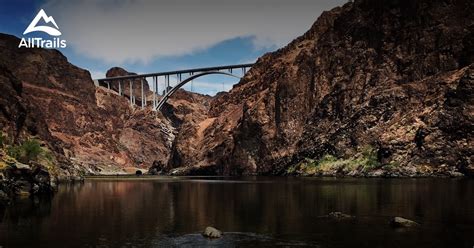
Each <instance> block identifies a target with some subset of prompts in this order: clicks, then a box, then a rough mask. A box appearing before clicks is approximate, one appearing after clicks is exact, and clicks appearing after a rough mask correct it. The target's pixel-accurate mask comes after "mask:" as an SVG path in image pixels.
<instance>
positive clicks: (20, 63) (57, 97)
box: [0, 34, 210, 177]
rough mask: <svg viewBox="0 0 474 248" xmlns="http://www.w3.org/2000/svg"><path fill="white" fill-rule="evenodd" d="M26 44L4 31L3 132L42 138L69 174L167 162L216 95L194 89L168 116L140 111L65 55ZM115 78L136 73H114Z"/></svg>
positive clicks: (0, 39) (0, 54)
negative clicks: (184, 130) (185, 127)
mask: <svg viewBox="0 0 474 248" xmlns="http://www.w3.org/2000/svg"><path fill="white" fill-rule="evenodd" d="M18 42H19V40H18V38H16V37H14V36H10V35H4V34H0V80H1V83H0V90H1V92H2V93H1V95H0V110H1V113H0V127H1V131H2V134H5V135H6V136H7V137H8V139H9V140H10V139H11V140H10V141H9V142H11V143H19V142H20V141H22V140H25V139H27V138H29V137H37V138H38V139H40V140H42V141H43V142H44V144H45V146H47V147H48V149H49V150H51V151H53V154H54V156H55V161H57V163H56V166H57V167H58V171H59V174H60V175H62V176H73V177H76V176H80V175H83V174H86V173H93V174H97V173H100V174H110V173H113V174H116V173H123V172H124V169H125V171H127V172H132V173H135V171H136V169H135V167H141V168H148V167H150V166H151V165H152V164H153V162H154V161H161V162H162V163H165V162H167V161H168V158H169V152H170V149H171V147H172V142H173V140H174V138H175V136H176V134H177V132H178V131H179V129H180V127H181V125H182V123H184V122H192V120H193V119H194V118H197V117H195V116H200V114H197V113H201V112H203V113H205V112H207V111H208V107H209V104H208V101H209V99H210V98H209V97H206V96H201V95H197V94H191V93H187V92H178V93H177V94H176V95H177V97H176V98H174V99H173V100H171V101H170V103H169V104H167V105H166V106H165V111H164V113H165V115H162V114H161V113H156V112H153V111H152V110H151V109H150V107H148V108H145V109H141V108H139V107H132V106H131V105H130V103H129V101H128V98H127V97H121V96H119V95H118V94H117V92H116V91H114V89H115V88H114V86H113V85H112V88H111V90H108V89H107V88H102V87H99V88H96V87H95V86H94V83H93V81H92V79H91V76H90V74H89V72H88V71H86V70H83V69H81V68H78V67H76V66H74V65H72V64H70V63H69V62H68V61H67V59H66V58H65V57H64V56H63V55H62V54H61V53H59V52H58V51H55V50H44V49H24V48H22V49H18V48H17V46H18ZM109 74H110V75H115V76H119V75H128V74H130V73H129V72H127V71H125V70H124V69H121V68H114V69H111V70H110V71H109ZM145 85H146V86H145V87H146V89H145V90H146V91H147V92H148V93H150V91H149V88H148V85H147V84H145ZM135 86H137V85H136V84H135V85H134V87H135ZM134 91H136V90H135V88H134ZM139 91H140V92H141V87H139ZM203 102H204V103H205V104H206V105H202V104H201V103H203ZM149 106H150V105H149ZM195 112H196V113H195ZM129 167H131V168H129Z"/></svg>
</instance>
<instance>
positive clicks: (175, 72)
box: [97, 63, 254, 82]
mask: <svg viewBox="0 0 474 248" xmlns="http://www.w3.org/2000/svg"><path fill="white" fill-rule="evenodd" d="M253 65H254V64H253V63H252V64H239V65H224V66H214V67H204V68H195V69H188V70H178V71H166V72H156V73H147V74H140V75H127V76H119V77H109V78H101V79H97V80H98V81H99V82H104V81H113V80H125V79H136V78H146V77H159V76H166V75H177V74H187V73H195V72H206V71H219V70H229V69H239V68H243V67H252V66H253Z"/></svg>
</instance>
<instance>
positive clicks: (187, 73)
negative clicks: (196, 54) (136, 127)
mask: <svg viewBox="0 0 474 248" xmlns="http://www.w3.org/2000/svg"><path fill="white" fill-rule="evenodd" d="M252 66H253V64H238V65H225V66H216V67H205V68H195V69H187V70H178V71H167V72H157V73H147V74H140V75H126V76H119V77H108V78H101V79H97V80H95V81H96V82H95V83H96V85H98V86H99V87H107V88H108V89H112V90H115V89H117V93H118V94H119V95H120V96H125V94H126V92H125V90H124V89H125V84H128V85H129V95H128V97H129V99H130V104H131V105H132V106H135V105H137V104H136V100H137V99H136V97H135V96H134V90H133V89H134V88H133V86H134V84H140V85H139V86H140V87H141V96H140V99H139V100H140V101H141V107H142V108H145V107H146V106H147V96H146V92H144V84H145V83H148V81H146V78H151V79H152V80H151V85H152V87H151V89H152V92H153V99H152V102H153V110H155V111H156V110H161V108H162V107H163V105H164V104H165V103H166V101H167V100H168V99H169V98H170V97H171V96H172V95H173V94H174V93H175V92H176V91H178V89H180V88H181V87H183V86H184V85H185V84H187V83H189V82H192V81H193V80H194V79H196V78H199V77H202V76H206V75H212V74H218V75H226V76H230V77H235V78H239V79H240V77H239V76H238V74H237V73H235V72H236V71H239V70H240V71H241V76H243V75H245V73H246V72H247V70H248V69H249V68H250V67H252ZM173 76H175V77H176V83H175V85H173V86H170V77H173ZM183 76H184V77H183ZM159 78H163V79H164V89H163V92H162V94H161V95H160V94H159ZM114 86H116V87H114Z"/></svg>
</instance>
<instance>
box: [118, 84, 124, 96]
mask: <svg viewBox="0 0 474 248" xmlns="http://www.w3.org/2000/svg"><path fill="white" fill-rule="evenodd" d="M118 83H119V96H122V95H123V92H122V80H119V81H118Z"/></svg>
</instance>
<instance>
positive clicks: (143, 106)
mask: <svg viewBox="0 0 474 248" xmlns="http://www.w3.org/2000/svg"><path fill="white" fill-rule="evenodd" d="M140 84H141V87H142V91H141V100H142V109H143V108H145V104H144V102H143V78H142V79H140Z"/></svg>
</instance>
